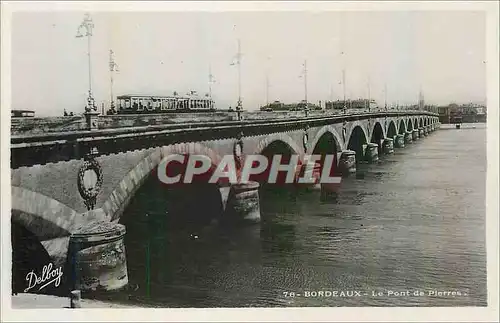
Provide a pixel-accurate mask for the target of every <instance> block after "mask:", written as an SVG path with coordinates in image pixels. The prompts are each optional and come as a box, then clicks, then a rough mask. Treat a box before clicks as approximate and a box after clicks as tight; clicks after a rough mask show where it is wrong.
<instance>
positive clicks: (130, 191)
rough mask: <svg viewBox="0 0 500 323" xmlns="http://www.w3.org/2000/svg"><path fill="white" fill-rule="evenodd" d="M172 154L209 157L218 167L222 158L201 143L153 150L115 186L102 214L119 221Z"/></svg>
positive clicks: (103, 207)
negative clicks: (135, 197)
mask: <svg viewBox="0 0 500 323" xmlns="http://www.w3.org/2000/svg"><path fill="white" fill-rule="evenodd" d="M172 154H179V155H184V156H186V155H203V156H207V157H209V158H210V160H211V162H212V165H217V164H218V163H219V162H220V161H221V157H220V156H219V155H218V154H217V153H216V152H215V151H213V150H212V149H210V148H208V147H206V146H204V145H203V144H200V143H183V144H174V145H170V146H163V147H159V148H156V149H153V150H152V151H151V152H150V153H149V154H148V155H146V156H145V157H144V158H143V159H142V160H141V161H140V162H139V163H138V164H137V165H136V166H135V167H134V168H133V169H131V170H130V171H129V172H128V173H127V174H126V175H125V176H124V178H123V179H122V180H121V181H120V182H119V183H118V185H116V186H115V188H114V190H113V191H112V193H111V194H110V195H109V196H108V198H107V200H106V201H105V202H104V203H103V206H102V213H104V214H105V216H106V217H107V218H108V219H110V220H111V221H119V219H120V216H121V214H122V213H123V211H124V210H125V208H126V207H127V206H128V204H129V203H130V200H131V199H132V197H133V196H134V195H135V193H136V191H137V190H138V189H139V188H140V187H141V186H142V185H143V183H144V181H145V180H146V179H148V178H150V176H151V174H156V170H157V167H158V165H159V164H160V162H161V161H162V160H163V158H164V157H166V156H168V155H172Z"/></svg>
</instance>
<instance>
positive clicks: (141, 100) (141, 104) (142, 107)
mask: <svg viewBox="0 0 500 323" xmlns="http://www.w3.org/2000/svg"><path fill="white" fill-rule="evenodd" d="M143 110H144V100H143V99H140V100H139V107H138V108H137V111H143Z"/></svg>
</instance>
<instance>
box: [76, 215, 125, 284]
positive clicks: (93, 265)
mask: <svg viewBox="0 0 500 323" xmlns="http://www.w3.org/2000/svg"><path fill="white" fill-rule="evenodd" d="M124 236H125V226H124V225H122V224H118V223H113V222H105V221H93V222H90V223H89V224H87V225H86V226H84V227H82V228H80V229H79V231H77V232H76V233H74V234H72V235H71V238H70V246H69V257H68V258H69V260H70V268H71V270H70V275H71V276H70V277H71V279H72V280H71V285H72V286H71V289H72V290H83V291H97V290H104V291H111V290H117V289H120V288H122V287H125V286H126V285H127V284H128V273H127V260H126V256H125V244H124Z"/></svg>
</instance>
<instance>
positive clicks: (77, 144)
mask: <svg viewBox="0 0 500 323" xmlns="http://www.w3.org/2000/svg"><path fill="white" fill-rule="evenodd" d="M411 115H428V116H434V117H436V116H437V114H435V113H431V112H427V111H376V112H371V113H355V114H341V115H339V114H331V115H321V116H311V117H308V118H306V117H292V118H286V119H283V118H280V119H262V120H244V121H212V122H191V123H177V124H162V125H149V126H140V127H122V128H114V129H113V128H112V129H98V130H92V131H83V130H80V131H65V132H51V133H44V134H28V135H12V136H11V156H12V157H11V160H12V168H17V167H21V166H30V165H33V164H34V162H33V161H32V160H31V159H32V158H31V157H32V156H37V159H38V162H36V164H39V163H42V164H43V163H47V162H57V161H64V160H71V159H80V158H82V157H83V155H84V154H85V153H86V152H88V151H89V150H90V149H91V148H93V147H95V148H97V150H98V154H99V155H106V154H111V153H118V152H124V151H129V150H137V149H145V148H151V147H157V146H163V145H168V144H173V143H177V142H186V141H203V140H216V139H226V138H237V137H238V136H239V135H240V133H242V132H243V133H244V135H245V136H252V135H256V134H266V133H273V132H278V131H286V130H294V129H300V128H305V127H306V126H310V127H312V126H322V125H326V124H332V123H341V122H344V121H345V122H349V121H355V120H363V119H370V118H381V117H382V118H383V117H399V116H411Z"/></svg>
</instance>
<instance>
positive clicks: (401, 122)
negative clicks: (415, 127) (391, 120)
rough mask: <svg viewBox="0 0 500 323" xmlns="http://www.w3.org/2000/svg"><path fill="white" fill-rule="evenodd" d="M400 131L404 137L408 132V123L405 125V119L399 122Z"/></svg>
mask: <svg viewBox="0 0 500 323" xmlns="http://www.w3.org/2000/svg"><path fill="white" fill-rule="evenodd" d="M398 130H399V131H398V133H399V134H400V135H404V134H405V132H406V123H405V120H404V119H401V120H400V121H399V129H398Z"/></svg>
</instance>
